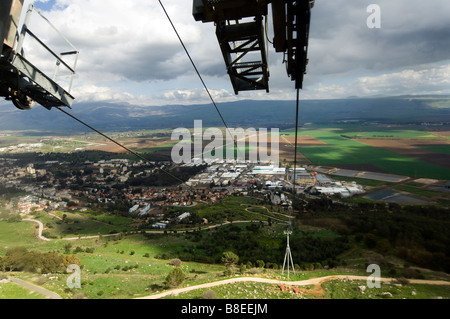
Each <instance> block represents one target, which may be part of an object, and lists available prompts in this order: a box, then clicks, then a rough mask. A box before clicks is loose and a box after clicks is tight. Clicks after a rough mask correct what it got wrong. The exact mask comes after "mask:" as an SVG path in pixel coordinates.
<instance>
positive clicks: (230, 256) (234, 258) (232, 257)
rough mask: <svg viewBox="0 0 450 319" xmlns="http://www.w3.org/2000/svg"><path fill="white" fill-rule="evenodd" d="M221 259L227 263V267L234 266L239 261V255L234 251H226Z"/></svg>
mask: <svg viewBox="0 0 450 319" xmlns="http://www.w3.org/2000/svg"><path fill="white" fill-rule="evenodd" d="M221 261H222V263H223V264H224V265H225V267H227V268H233V267H234V265H235V264H236V263H237V262H238V261H239V256H238V255H236V254H235V253H233V252H232V251H226V252H224V253H223V255H222V258H221Z"/></svg>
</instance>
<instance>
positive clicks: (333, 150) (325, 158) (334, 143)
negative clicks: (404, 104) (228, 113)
mask: <svg viewBox="0 0 450 319" xmlns="http://www.w3.org/2000/svg"><path fill="white" fill-rule="evenodd" d="M351 129H352V130H351V131H346V130H344V129H341V128H338V127H336V128H334V129H333V128H327V129H317V130H302V131H301V135H300V139H301V136H311V137H313V138H316V139H317V140H320V141H322V142H324V143H326V145H320V146H301V147H299V151H300V152H301V153H302V154H303V155H304V156H305V157H306V158H308V159H309V160H310V161H311V162H312V163H314V164H316V165H328V166H339V165H347V167H348V165H361V164H370V165H374V166H376V167H378V168H380V169H382V170H383V171H385V172H388V173H392V174H399V175H406V176H412V177H427V178H436V179H450V169H448V168H445V167H442V166H438V165H435V164H432V163H428V162H425V161H422V160H418V159H415V158H412V157H408V156H405V155H401V154H397V153H394V152H391V151H388V150H385V149H382V148H379V147H374V146H370V145H367V144H363V143H360V142H358V141H356V140H353V139H351V138H349V137H354V136H356V135H357V136H358V137H361V138H362V137H366V138H369V137H375V136H378V138H380V137H381V138H384V137H385V138H387V137H390V138H392V137H395V138H396V139H399V138H400V139H412V138H414V139H428V140H429V139H434V138H436V139H438V137H437V136H434V135H432V134H429V133H427V132H422V131H412V130H397V131H392V130H387V131H367V132H357V133H355V130H354V128H351ZM282 134H286V135H291V134H293V133H292V132H283V133H282ZM383 136H384V137H383ZM391 136H392V137H391ZM424 148H426V149H430V150H431V151H439V152H441V153H443V154H448V152H450V149H449V146H448V145H442V146H440V145H436V146H424Z"/></svg>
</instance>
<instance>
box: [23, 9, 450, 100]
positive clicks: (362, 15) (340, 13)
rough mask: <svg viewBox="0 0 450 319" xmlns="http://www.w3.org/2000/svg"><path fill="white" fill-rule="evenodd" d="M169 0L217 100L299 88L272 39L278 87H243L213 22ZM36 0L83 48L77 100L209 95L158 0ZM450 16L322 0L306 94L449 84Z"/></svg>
mask: <svg viewBox="0 0 450 319" xmlns="http://www.w3.org/2000/svg"><path fill="white" fill-rule="evenodd" d="M31 2H33V1H31V0H26V1H25V5H27V4H29V3H31ZM162 2H163V3H164V5H165V7H166V9H167V11H168V13H169V15H170V16H171V18H172V20H173V22H174V24H175V26H176V27H177V29H178V31H179V33H180V35H181V37H182V39H183V41H184V42H185V44H186V47H187V48H188V50H189V52H190V54H191V56H192V58H193V60H194V61H195V63H196V64H197V67H198V68H199V70H200V73H201V74H202V76H203V77H204V80H205V82H206V84H207V86H208V88H209V89H210V90H211V92H212V94H213V96H214V98H215V100H216V101H217V102H226V101H234V100H238V99H283V100H285V99H288V100H289V99H294V98H295V91H294V83H293V82H291V81H290V79H289V78H288V77H287V75H286V70H285V66H284V65H283V64H282V59H283V55H282V54H281V53H275V51H274V49H272V47H270V48H271V49H270V52H271V53H270V73H271V77H270V93H265V91H253V92H241V93H240V94H239V95H238V96H235V94H234V93H233V90H232V87H231V83H230V81H229V78H228V76H227V74H226V71H225V64H224V62H223V58H222V55H221V52H220V49H219V45H218V43H217V39H216V37H215V28H214V25H213V24H211V23H206V24H203V23H201V22H196V21H195V20H194V19H193V17H192V1H191V0H162ZM372 3H375V4H377V5H378V6H379V8H380V10H381V15H380V17H381V28H373V29H371V28H369V27H368V26H367V20H368V18H369V16H370V15H371V13H370V12H368V11H367V8H368V6H369V4H372ZM34 4H35V6H36V7H37V8H39V9H40V10H41V11H42V12H43V13H44V14H45V16H47V17H48V18H49V20H50V21H52V23H53V24H54V25H55V26H56V27H58V28H59V30H60V31H61V32H62V33H63V34H64V35H66V37H67V38H68V39H69V40H70V41H71V42H72V43H73V44H74V45H75V46H76V47H77V49H78V50H79V51H80V57H79V61H78V67H77V72H78V74H77V77H76V79H75V82H74V88H73V95H74V96H75V97H76V101H78V102H92V101H105V102H129V103H133V104H137V105H148V106H151V105H166V104H193V103H201V104H206V103H209V102H210V101H209V99H208V97H207V95H206V94H205V92H204V89H203V86H202V84H201V82H200V80H199V79H198V77H197V75H196V74H195V72H194V70H193V68H192V65H191V64H190V62H189V60H188V58H187V56H186V54H185V53H184V51H183V48H182V47H181V45H180V43H179V41H178V38H177V37H176V35H175V33H174V31H173V30H172V28H171V26H170V24H169V22H168V20H167V18H166V16H165V15H164V12H163V11H162V8H161V7H160V4H159V2H158V0H127V1H123V0H108V1H103V0H45V1H44V0H41V1H38V0H35V1H34ZM449 17H450V1H448V0H430V1H423V0H395V1H392V0H317V1H316V4H315V6H314V8H313V11H312V21H311V30H310V47H309V59H310V64H309V66H308V74H307V75H306V77H305V82H304V89H303V91H302V98H303V99H329V98H345V97H349V96H360V97H364V96H373V95H401V94H450V19H449ZM269 18H270V17H269ZM270 21H271V19H270ZM43 25H45V24H44V23H42V21H40V19H38V18H33V20H32V24H31V29H32V30H33V31H35V32H36V33H37V34H38V35H39V36H40V37H42V38H43V39H45V40H46V41H48V43H49V44H50V46H53V47H58V48H60V47H61V46H60V44H61V41H60V40H59V39H58V38H57V37H56V36H54V33H52V32H50V31H48V29H46V28H44V27H43ZM269 36H270V31H269ZM28 45H31V44H28ZM61 50H63V49H62V47H61ZM43 56H44V55H41V54H39V53H38V51H36V50H29V51H28V57H29V59H30V60H31V61H36V63H37V61H39V63H40V64H41V65H42V67H43V68H45V67H50V66H49V65H52V64H51V63H54V62H51V63H49V62H48V61H51V59H50V58H49V59H48V60H42V57H43ZM33 59H34V60H33ZM52 67H53V65H52Z"/></svg>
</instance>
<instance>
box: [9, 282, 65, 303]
mask: <svg viewBox="0 0 450 319" xmlns="http://www.w3.org/2000/svg"><path fill="white" fill-rule="evenodd" d="M8 279H9V280H11V281H12V282H13V283H15V284H17V285H19V286H22V287H24V288H26V289H28V290H31V291H35V292H37V293H40V294H41V295H44V296H45V297H46V298H49V299H62V298H61V296H60V295H58V294H57V293H55V292H53V291H50V290H47V289H45V288H42V287H39V286H36V285H34V284H32V283H29V282H28V281H25V280H22V279H18V278H9V277H8Z"/></svg>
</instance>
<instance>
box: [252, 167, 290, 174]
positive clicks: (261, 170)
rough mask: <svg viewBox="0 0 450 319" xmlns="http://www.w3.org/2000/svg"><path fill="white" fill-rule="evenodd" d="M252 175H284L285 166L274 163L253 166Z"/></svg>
mask: <svg viewBox="0 0 450 319" xmlns="http://www.w3.org/2000/svg"><path fill="white" fill-rule="evenodd" d="M252 174H253V175H284V174H286V168H284V167H278V166H275V165H269V166H255V167H254V168H253V171H252Z"/></svg>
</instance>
